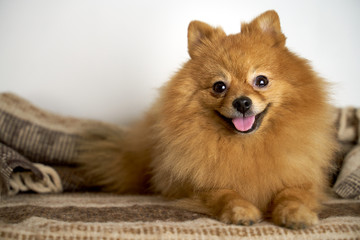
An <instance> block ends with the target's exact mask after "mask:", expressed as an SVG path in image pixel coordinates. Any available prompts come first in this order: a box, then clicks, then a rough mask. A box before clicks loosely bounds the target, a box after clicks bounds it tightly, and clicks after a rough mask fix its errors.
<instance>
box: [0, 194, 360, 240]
mask: <svg viewBox="0 0 360 240" xmlns="http://www.w3.org/2000/svg"><path fill="white" fill-rule="evenodd" d="M320 218H321V221H320V223H319V224H318V225H316V226H314V227H312V228H309V229H305V230H296V231H295V230H288V229H285V228H281V227H278V226H275V225H273V224H271V223H270V222H267V221H263V222H261V223H259V224H255V225H253V226H251V227H243V226H236V225H226V224H223V223H220V222H218V221H216V220H213V219H210V218H207V217H206V216H205V215H202V214H198V213H192V212H187V211H183V210H178V209H174V208H172V207H171V206H170V204H169V202H166V201H164V200H163V199H161V198H160V197H156V196H116V195H109V194H100V193H97V194H87V193H83V194H79V193H77V194H60V195H56V194H53V195H36V194H22V195H18V196H13V197H9V198H7V199H5V200H4V201H3V202H2V203H1V205H0V238H1V239H31V238H33V239H57V238H58V237H59V238H60V239H102V240H110V239H111V240H115V239H356V238H360V201H351V202H349V201H347V202H344V201H336V202H334V201H333V202H330V203H328V204H327V205H326V207H325V208H324V210H323V212H322V213H321V214H320Z"/></svg>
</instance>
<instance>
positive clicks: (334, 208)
mask: <svg viewBox="0 0 360 240" xmlns="http://www.w3.org/2000/svg"><path fill="white" fill-rule="evenodd" d="M32 216H37V217H43V218H47V219H54V220H61V221H67V222H74V221H82V222H108V221H114V222H123V221H125V222H137V221H150V222H152V221H156V220H161V221H172V222H182V221H188V220H195V219H198V218H202V217H206V215H203V214H199V213H193V212H188V211H184V210H180V209H175V208H171V207H168V206H160V205H145V206H140V205H134V206H131V207H99V208H96V207H74V206H69V207H53V208H52V207H41V206H29V205H24V206H16V207H3V208H0V221H4V222H9V223H17V222H21V221H24V220H25V219H28V218H30V217H32ZM334 216H338V217H339V216H354V217H359V218H360V203H347V204H330V205H327V206H326V208H324V210H323V211H322V212H321V213H320V218H321V219H324V218H328V217H334Z"/></svg>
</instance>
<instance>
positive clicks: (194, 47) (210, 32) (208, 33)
mask: <svg viewBox="0 0 360 240" xmlns="http://www.w3.org/2000/svg"><path fill="white" fill-rule="evenodd" d="M221 36H226V34H225V32H224V31H223V30H222V29H221V28H214V27H212V26H210V25H208V24H206V23H204V22H200V21H192V22H191V23H190V24H189V27H188V51H189V55H190V57H191V58H194V57H196V56H197V55H198V54H199V50H200V48H201V46H202V45H203V44H207V43H211V41H213V40H214V39H215V38H218V37H221Z"/></svg>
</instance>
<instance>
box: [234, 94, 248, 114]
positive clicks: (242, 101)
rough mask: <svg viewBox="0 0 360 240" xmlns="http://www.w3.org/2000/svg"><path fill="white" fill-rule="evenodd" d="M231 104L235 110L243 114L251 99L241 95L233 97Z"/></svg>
mask: <svg viewBox="0 0 360 240" xmlns="http://www.w3.org/2000/svg"><path fill="white" fill-rule="evenodd" d="M232 105H233V107H234V108H235V109H236V110H238V111H239V112H241V113H242V114H244V113H246V112H247V111H248V110H249V109H250V108H251V105H252V101H251V99H250V98H248V97H245V96H242V97H239V98H237V99H235V100H234V101H233V103H232Z"/></svg>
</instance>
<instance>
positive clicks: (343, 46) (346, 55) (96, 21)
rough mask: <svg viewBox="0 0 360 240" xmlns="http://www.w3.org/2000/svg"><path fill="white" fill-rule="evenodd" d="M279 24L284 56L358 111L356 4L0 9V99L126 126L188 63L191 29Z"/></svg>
mask: <svg viewBox="0 0 360 240" xmlns="http://www.w3.org/2000/svg"><path fill="white" fill-rule="evenodd" d="M268 9H275V10H276V11H277V12H278V14H279V15H280V19H281V25H282V29H283V32H284V33H285V35H286V36H287V38H288V40H287V46H288V47H289V48H290V49H291V50H293V51H295V52H296V53H298V54H299V55H301V56H303V57H305V58H307V59H309V60H311V62H312V63H313V66H314V68H315V70H316V71H317V72H319V73H320V75H321V76H323V77H325V78H326V79H328V81H329V82H331V83H332V84H333V87H332V92H333V93H334V94H333V104H334V105H336V106H348V105H354V106H358V107H359V106H360V97H359V92H360V73H359V72H360V1H358V0H352V1H351V0H343V1H340V0H338V1H335V0H318V1H313V0H307V1H289V0H283V1H280V0H279V1H275V0H272V1H266V0H264V1H260V0H256V1H254V0H252V1H241V0H220V1H211V0H203V1H197V0H181V1H171V0H163V1H160V0H147V1H145V0H143V1H140V0H128V1H121V0H117V1H115V0H113V1H106V0H102V1H101V0H98V1H94V0H70V1H67V0H62V1H60V0H58V1H52V0H33V1H32V0H23V1H20V0H19V1H18V0H0V91H1V92H4V91H10V92H13V93H16V94H18V95H20V96H22V97H24V98H26V99H28V100H30V101H31V102H33V103H34V104H36V105H38V106H40V107H41V108H44V109H46V110H50V111H52V112H55V113H60V114H62V115H70V116H75V117H85V118H93V119H98V120H104V121H108V122H112V123H117V124H127V123H128V122H130V121H131V120H133V119H134V118H137V117H140V116H141V113H142V112H143V111H144V110H145V109H146V108H148V107H149V105H150V104H151V103H152V102H153V100H154V98H155V97H156V93H157V88H159V87H160V86H161V85H162V84H163V83H164V82H165V81H167V80H168V79H169V78H170V77H171V75H172V74H173V73H174V72H175V71H176V70H177V69H178V68H179V67H180V66H181V64H182V63H183V62H185V61H186V60H187V59H188V55H187V45H186V43H187V39H186V34H187V26H188V24H189V22H190V21H191V20H194V19H197V20H201V21H205V22H207V23H209V24H211V25H214V26H222V27H223V29H224V30H225V32H227V33H228V34H230V33H237V32H239V30H240V22H241V21H250V20H251V19H252V18H254V17H256V16H257V15H259V14H260V13H262V12H263V11H266V10H268Z"/></svg>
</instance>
